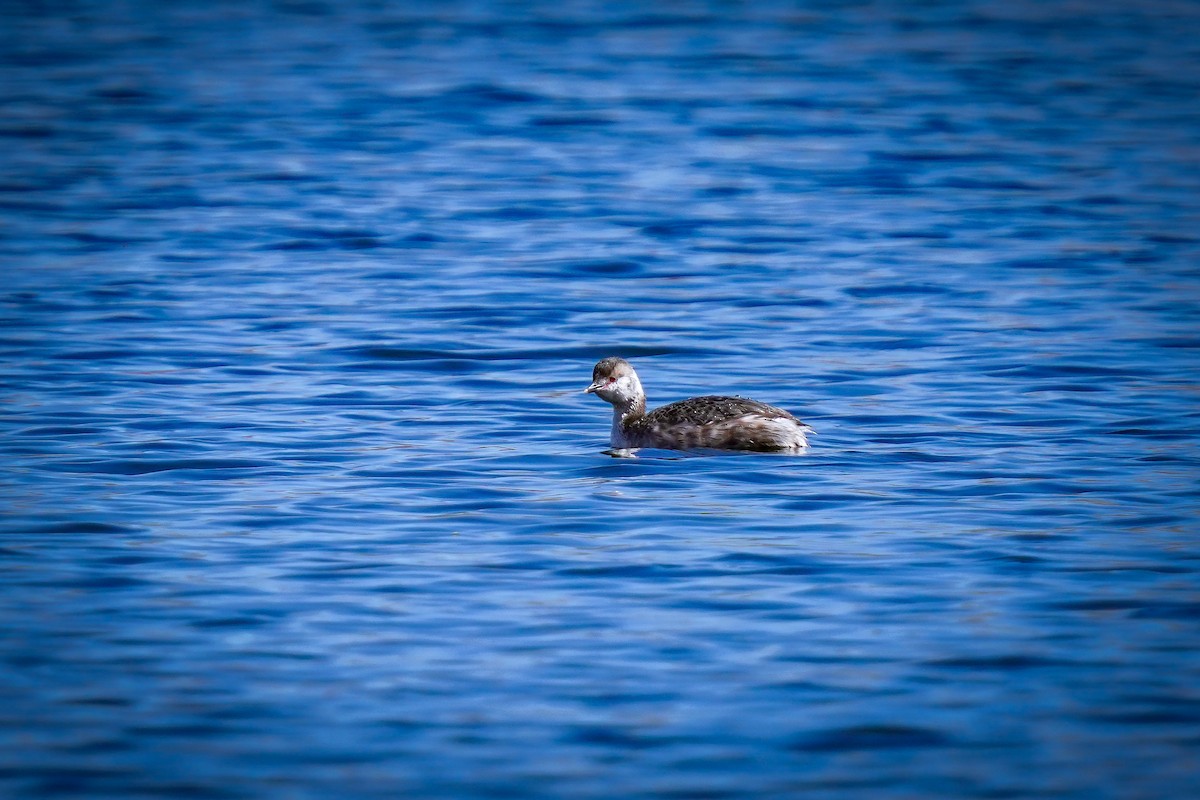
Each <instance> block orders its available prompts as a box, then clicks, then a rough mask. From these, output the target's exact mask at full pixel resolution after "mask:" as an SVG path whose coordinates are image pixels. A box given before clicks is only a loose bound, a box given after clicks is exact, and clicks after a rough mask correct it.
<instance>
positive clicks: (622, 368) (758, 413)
mask: <svg viewBox="0 0 1200 800" xmlns="http://www.w3.org/2000/svg"><path fill="white" fill-rule="evenodd" d="M584 392H587V393H588V394H595V395H596V396H597V397H599V398H600V399H601V400H604V401H605V402H607V403H611V404H612V407H613V423H612V438H611V439H610V443H611V444H612V446H613V447H614V448H618V449H623V448H636V447H657V448H663V449H667V450H690V449H693V448H712V449H717V450H760V451H785V452H787V451H790V452H796V451H799V450H803V449H804V448H806V447H808V439H807V434H809V433H813V429H812V428H810V427H809V426H808V425H805V424H804V423H803V422H801V421H800V420H798V419H796V418H795V417H793V416H792V415H791V414H789V413H788V412H786V411H784V410H783V409H782V408H775V407H774V406H769V405H767V404H766V403H759V402H758V401H756V400H746V399H745V398H742V397H716V396H708V397H693V398H692V399H690V400H681V401H679V402H678V403H671V404H670V405H665V406H662V407H661V408H656V409H654V410H653V411H651V412H650V413H649V414H647V413H646V392H645V391H644V390H643V389H642V382H641V381H639V380H638V376H637V373H636V372H634V371H633V366H632V365H630V363H629V362H628V361H626V360H625V359H623V358H617V357H615V356H613V357H610V358H606V359H604V360H603V361H601V362H600V363H598V364H597V365H596V367H595V369H593V370H592V385H591V386H589V387H587V388H586V389H584Z"/></svg>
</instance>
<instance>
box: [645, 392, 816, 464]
mask: <svg viewBox="0 0 1200 800" xmlns="http://www.w3.org/2000/svg"><path fill="white" fill-rule="evenodd" d="M811 430H812V429H811V428H810V427H809V426H807V425H805V424H804V423H803V422H801V421H800V420H798V419H796V418H795V417H794V416H792V415H791V414H790V413H788V412H787V411H784V410H783V409H782V408H776V407H775V406H769V405H767V404H766V403H760V402H758V401H756V400H748V399H746V398H743V397H722V396H718V395H707V396H704V397H693V398H691V399H690V400H681V401H679V402H678V403H670V404H668V405H665V406H662V407H661V408H656V409H655V410H653V411H651V412H650V413H649V414H646V415H644V416H641V417H639V418H638V419H635V420H630V423H629V425H628V429H627V431H626V432H627V434H628V435H629V437H630V439H632V440H634V441H636V442H637V443H638V446H641V447H663V448H670V449H685V450H686V449H694V448H705V447H711V448H718V449H722V450H762V451H770V450H798V449H802V448H804V447H806V446H807V445H808V441H807V439H806V434H807V433H808V432H810V431H811Z"/></svg>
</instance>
